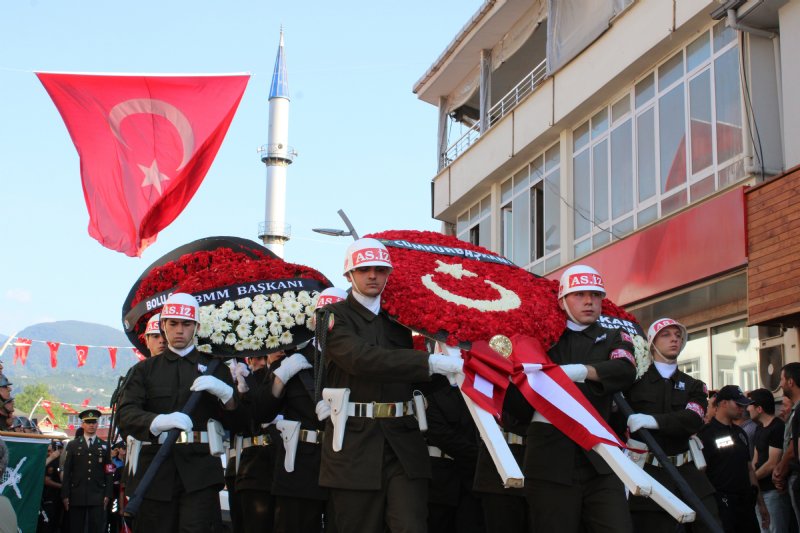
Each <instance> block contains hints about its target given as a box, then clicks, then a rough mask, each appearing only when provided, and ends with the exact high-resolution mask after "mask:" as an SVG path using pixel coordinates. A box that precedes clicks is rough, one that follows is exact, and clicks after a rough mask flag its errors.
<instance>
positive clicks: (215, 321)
mask: <svg viewBox="0 0 800 533" xmlns="http://www.w3.org/2000/svg"><path fill="white" fill-rule="evenodd" d="M252 253H254V254H255V257H251V256H248V255H246V254H244V253H239V252H234V251H233V250H231V249H230V248H224V247H221V248H216V249H214V250H202V251H197V252H193V253H189V254H185V255H183V256H181V257H180V258H178V259H177V260H176V261H172V262H170V263H167V264H165V265H161V266H159V267H156V268H153V269H152V270H151V271H150V272H149V273H148V275H147V276H146V277H145V278H144V279H142V280H141V282H140V284H139V287H138V289H137V291H136V295H135V297H134V298H133V300H132V303H131V307H133V306H135V305H137V304H138V303H139V302H141V301H143V300H146V299H148V298H151V297H152V296H153V295H154V294H158V293H161V292H164V291H168V290H173V291H174V292H187V293H190V294H197V293H200V292H204V291H208V290H211V289H215V288H219V287H226V286H229V285H235V284H239V283H247V282H256V281H263V280H274V281H279V280H287V279H296V278H301V279H309V280H315V281H318V282H320V284H321V285H322V286H323V287H330V286H331V282H330V281H329V280H328V279H327V278H326V277H325V276H324V275H322V274H321V273H320V272H318V271H317V270H315V269H313V268H310V267H307V266H304V265H297V264H293V263H287V262H285V261H283V260H280V259H275V258H273V257H269V256H267V255H266V254H263V253H260V252H259V251H258V250H253V251H252ZM317 296H318V292H317V291H311V292H309V291H299V292H297V293H296V292H294V291H285V292H282V293H280V294H278V293H272V294H256V295H254V296H253V297H252V298H250V297H246V298H240V299H236V300H232V301H225V302H222V303H220V304H218V305H204V306H202V307H201V308H200V325H199V327H198V339H200V340H203V341H206V342H204V343H202V344H198V349H199V350H201V351H205V352H211V351H214V352H215V353H225V354H238V353H242V352H248V351H255V350H260V349H275V348H277V347H279V346H285V345H291V344H292V343H293V342H294V341H295V340H296V339H297V337H298V335H299V334H300V333H301V332H302V333H303V334H302V335H301V336H303V337H308V335H307V334H306V333H305V332H313V328H311V327H310V324H308V318H310V316H311V315H313V307H314V303H315V302H316V298H317ZM309 306H310V308H309ZM159 311H160V309H153V310H151V311H150V312H148V313H146V314H144V315H142V316H141V317H140V318H139V320H138V321H137V323H136V324H135V326H134V334H135V335H136V336H137V337H138V338H139V340H140V341H141V342H142V344H144V330H145V327H146V324H147V320H148V319H149V318H150V317H151V316H153V315H154V314H156V313H158V312H159ZM309 313H310V314H309ZM301 315H302V321H301ZM259 317H260V318H259ZM290 319H291V324H290V323H289V322H290ZM260 328H265V329H260ZM265 330H266V331H265ZM303 330H305V332H304V331H303ZM223 333H224V336H223V338H222V341H221V342H218V341H220V336H221V334H223ZM283 341H287V342H283ZM276 342H277V344H276ZM301 342H302V341H301ZM201 346H202V348H201Z"/></svg>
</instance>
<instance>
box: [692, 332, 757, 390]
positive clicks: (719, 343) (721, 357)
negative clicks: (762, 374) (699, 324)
mask: <svg viewBox="0 0 800 533" xmlns="http://www.w3.org/2000/svg"><path fill="white" fill-rule="evenodd" d="M758 334H759V332H758V327H756V326H751V327H748V326H747V321H746V320H745V319H740V320H734V321H731V322H725V323H722V324H717V325H713V326H710V327H704V328H702V329H699V330H696V331H691V332H689V342H688V343H687V344H686V348H684V350H683V352H682V353H681V355H680V358H679V359H678V363H679V365H682V366H681V369H684V368H689V369H691V370H692V373H691V374H690V375H692V376H693V377H696V378H698V379H701V380H703V381H704V382H705V384H706V385H707V386H708V388H709V389H716V390H719V388H720V387H724V386H725V385H739V386H740V387H741V388H742V389H743V390H745V391H748V390H753V389H756V388H759V387H762V386H764V385H763V384H761V383H760V381H759V376H758V350H759V340H758ZM687 373H689V372H687Z"/></svg>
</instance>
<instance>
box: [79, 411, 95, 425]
mask: <svg viewBox="0 0 800 533" xmlns="http://www.w3.org/2000/svg"><path fill="white" fill-rule="evenodd" d="M78 418H80V419H81V420H83V421H84V422H96V421H97V419H99V418H100V411H98V410H97V409H86V410H85V411H81V412H80V413H79V414H78Z"/></svg>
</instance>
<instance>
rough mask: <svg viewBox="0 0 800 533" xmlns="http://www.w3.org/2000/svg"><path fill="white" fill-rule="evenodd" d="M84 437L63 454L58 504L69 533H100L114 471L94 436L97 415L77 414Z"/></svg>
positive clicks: (92, 412) (94, 411) (105, 447)
mask: <svg viewBox="0 0 800 533" xmlns="http://www.w3.org/2000/svg"><path fill="white" fill-rule="evenodd" d="M78 418H80V419H81V427H82V428H83V436H81V437H78V438H75V439H73V440H72V441H70V443H69V444H68V445H67V449H66V450H65V455H66V460H65V462H64V472H63V482H62V485H61V500H62V501H63V502H64V509H66V510H67V511H69V524H70V526H69V527H70V531H81V532H82V531H88V532H89V533H95V532H97V533H99V532H101V531H103V530H104V529H105V509H106V507H107V506H108V502H109V500H110V499H111V491H112V488H113V484H114V482H113V479H112V474H113V472H114V467H113V465H112V464H111V463H110V461H109V459H108V443H107V442H106V441H104V440H101V439H100V437H98V436H97V421H98V419H99V418H100V411H98V410H97V409H86V410H85V411H81V412H80V414H78Z"/></svg>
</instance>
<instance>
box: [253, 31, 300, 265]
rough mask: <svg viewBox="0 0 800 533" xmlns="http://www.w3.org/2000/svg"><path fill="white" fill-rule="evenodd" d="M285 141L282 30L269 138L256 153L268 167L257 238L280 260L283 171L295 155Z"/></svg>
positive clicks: (285, 232)
mask: <svg viewBox="0 0 800 533" xmlns="http://www.w3.org/2000/svg"><path fill="white" fill-rule="evenodd" d="M288 141H289V80H288V78H287V75H286V59H285V55H284V53H283V28H281V39H280V44H279V45H278V56H277V57H276V58H275V71H274V72H273V73H272V83H271V84H270V87H269V136H268V137H267V144H266V145H265V146H262V147H261V148H259V150H258V152H259V155H260V156H261V161H262V162H263V163H264V164H265V165H267V199H266V206H265V210H264V222H262V223H261V225H260V227H259V228H258V238H259V239H261V240H262V241H263V242H264V246H266V247H267V248H269V249H270V250H271V251H273V252H274V253H275V254H276V255H277V256H278V257H283V245H284V244H285V243H286V241H288V240H289V236H290V235H291V228H290V226H288V225H287V224H286V169H287V167H288V166H289V165H291V164H292V161H293V160H294V158H295V156H296V155H297V152H295V151H294V149H293V148H291V147H290V146H289V144H288Z"/></svg>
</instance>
